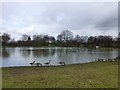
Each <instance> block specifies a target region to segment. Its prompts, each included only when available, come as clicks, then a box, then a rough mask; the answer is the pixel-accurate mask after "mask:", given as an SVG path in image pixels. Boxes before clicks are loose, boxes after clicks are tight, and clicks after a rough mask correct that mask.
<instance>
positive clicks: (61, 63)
mask: <svg viewBox="0 0 120 90" xmlns="http://www.w3.org/2000/svg"><path fill="white" fill-rule="evenodd" d="M50 62H51V60H49V61H48V62H46V63H44V65H45V66H50ZM29 64H30V65H31V66H43V65H42V63H37V62H35V61H33V62H31V63H29ZM58 64H60V65H61V66H62V65H65V62H63V61H60V62H58Z"/></svg>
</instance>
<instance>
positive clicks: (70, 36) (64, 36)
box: [59, 30, 73, 42]
mask: <svg viewBox="0 0 120 90" xmlns="http://www.w3.org/2000/svg"><path fill="white" fill-rule="evenodd" d="M60 35H61V36H60ZM60 35H59V38H60V39H61V40H62V41H63V42H66V41H70V40H72V39H73V33H72V32H71V31H69V30H63V31H62V32H61V34H60Z"/></svg>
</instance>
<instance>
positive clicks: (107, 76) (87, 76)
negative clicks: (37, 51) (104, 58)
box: [2, 61, 118, 88]
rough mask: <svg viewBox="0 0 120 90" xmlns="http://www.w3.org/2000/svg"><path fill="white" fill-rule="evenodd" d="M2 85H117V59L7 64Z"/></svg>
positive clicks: (42, 86) (26, 86)
mask: <svg viewBox="0 0 120 90" xmlns="http://www.w3.org/2000/svg"><path fill="white" fill-rule="evenodd" d="M2 87H3V88H118V63H117V62H97V61H96V62H91V63H84V64H75V65H65V66H48V67H35V66H34V67H31V66H28V67H9V68H8V67H4V68H2Z"/></svg>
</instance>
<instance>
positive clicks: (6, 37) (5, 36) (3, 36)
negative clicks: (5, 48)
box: [2, 33, 10, 43]
mask: <svg viewBox="0 0 120 90" xmlns="http://www.w3.org/2000/svg"><path fill="white" fill-rule="evenodd" d="M9 40H10V34H7V33H3V35H2V42H3V43H7V42H8V41H9Z"/></svg>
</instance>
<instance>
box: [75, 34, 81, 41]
mask: <svg viewBox="0 0 120 90" xmlns="http://www.w3.org/2000/svg"><path fill="white" fill-rule="evenodd" d="M80 40H81V38H80V36H79V35H78V34H77V35H76V36H75V41H76V42H80Z"/></svg>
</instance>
